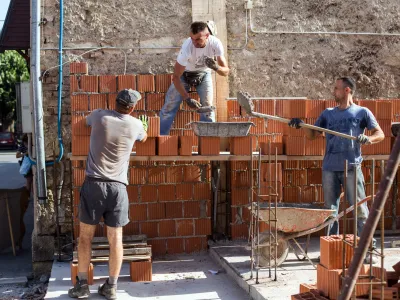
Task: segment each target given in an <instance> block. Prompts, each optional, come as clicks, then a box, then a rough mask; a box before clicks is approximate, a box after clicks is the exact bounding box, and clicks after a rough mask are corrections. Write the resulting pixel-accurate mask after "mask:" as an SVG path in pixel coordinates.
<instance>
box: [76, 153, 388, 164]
mask: <svg viewBox="0 0 400 300" xmlns="http://www.w3.org/2000/svg"><path fill="white" fill-rule="evenodd" d="M253 157H254V159H255V160H258V155H257V154H253ZM68 158H69V159H70V160H74V161H75V160H86V158H87V156H72V155H71V154H70V155H69V156H68ZM277 158H278V160H279V161H285V160H323V159H324V157H323V156H287V155H278V156H277ZM250 159H251V156H250V155H231V154H229V153H228V152H221V153H220V155H198V154H194V155H192V156H136V155H135V154H132V155H131V157H130V160H131V161H187V162H196V161H246V160H250ZM272 159H274V156H273V155H271V160H272ZM363 159H364V160H372V159H375V160H388V159H389V155H364V156H363ZM261 160H263V161H267V160H268V155H262V156H261Z"/></svg>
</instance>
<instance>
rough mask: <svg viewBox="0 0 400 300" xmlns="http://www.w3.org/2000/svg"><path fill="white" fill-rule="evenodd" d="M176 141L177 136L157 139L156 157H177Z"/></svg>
mask: <svg viewBox="0 0 400 300" xmlns="http://www.w3.org/2000/svg"><path fill="white" fill-rule="evenodd" d="M178 139H179V137H178V136H160V137H158V138H157V141H158V144H157V146H158V155H161V156H162V155H178Z"/></svg>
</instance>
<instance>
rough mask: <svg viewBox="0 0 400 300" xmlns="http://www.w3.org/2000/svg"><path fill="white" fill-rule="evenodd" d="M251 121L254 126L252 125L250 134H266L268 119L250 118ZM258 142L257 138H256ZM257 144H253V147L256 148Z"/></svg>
mask: <svg viewBox="0 0 400 300" xmlns="http://www.w3.org/2000/svg"><path fill="white" fill-rule="evenodd" d="M249 122H252V123H253V124H254V126H251V127H250V132H249V134H250V135H260V134H265V133H266V130H267V121H266V120H265V119H259V118H249ZM255 142H257V140H255ZM256 146H257V145H256V144H254V145H253V149H254V148H256Z"/></svg>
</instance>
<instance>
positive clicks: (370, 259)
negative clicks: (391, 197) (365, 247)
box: [368, 159, 375, 300]
mask: <svg viewBox="0 0 400 300" xmlns="http://www.w3.org/2000/svg"><path fill="white" fill-rule="evenodd" d="M371 181H372V189H371V194H372V195H371V197H372V199H371V202H374V195H375V159H372V168H371ZM369 248H370V251H371V253H370V254H369V280H370V282H371V285H370V289H369V295H368V298H369V299H370V300H372V250H373V249H372V240H371V243H370V246H369Z"/></svg>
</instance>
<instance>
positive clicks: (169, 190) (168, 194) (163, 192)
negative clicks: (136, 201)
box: [158, 184, 176, 202]
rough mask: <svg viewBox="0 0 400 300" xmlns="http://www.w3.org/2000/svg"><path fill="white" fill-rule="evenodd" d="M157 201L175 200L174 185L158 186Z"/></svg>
mask: <svg viewBox="0 0 400 300" xmlns="http://www.w3.org/2000/svg"><path fill="white" fill-rule="evenodd" d="M158 200H159V201H160V202H162V201H173V200H176V195H175V185H174V184H168V185H159V186H158Z"/></svg>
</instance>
